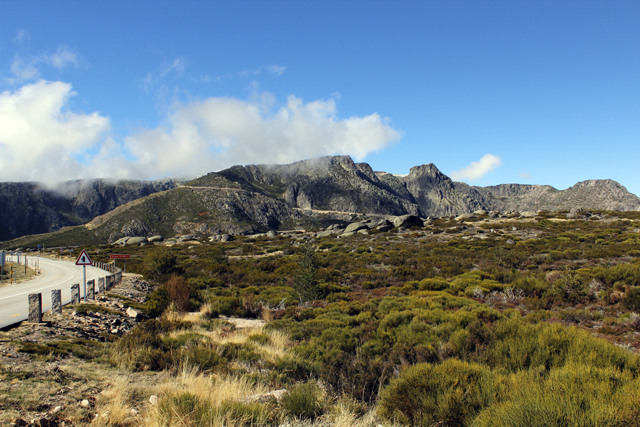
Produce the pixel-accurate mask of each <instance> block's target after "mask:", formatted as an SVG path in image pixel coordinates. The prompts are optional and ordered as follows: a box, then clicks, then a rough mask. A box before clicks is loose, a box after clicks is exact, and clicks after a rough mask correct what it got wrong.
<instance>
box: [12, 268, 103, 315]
mask: <svg viewBox="0 0 640 427" xmlns="http://www.w3.org/2000/svg"><path fill="white" fill-rule="evenodd" d="M7 259H8V260H7V264H5V269H6V267H7V266H8V263H9V259H10V257H7ZM32 259H36V257H29V261H31V260H32ZM37 259H39V260H40V270H41V271H42V274H40V275H38V276H37V277H36V278H34V279H32V280H29V281H27V282H22V283H19V284H16V285H13V286H4V287H1V288H0V328H4V327H6V326H9V325H12V324H14V323H18V322H21V321H23V320H27V319H28V318H29V294H33V293H41V294H42V311H43V312H46V311H49V310H51V290H52V289H60V290H62V305H65V304H69V303H70V302H71V285H73V284H74V283H79V284H80V297H81V298H82V299H83V300H84V286H83V285H82V267H80V266H77V265H75V263H74V262H70V261H57V260H52V259H49V258H37ZM108 274H109V273H108V272H106V271H104V270H101V269H99V268H95V267H89V266H88V267H87V281H89V280H91V279H95V281H96V282H95V283H96V291H97V288H98V278H99V277H105V276H107V275H108Z"/></svg>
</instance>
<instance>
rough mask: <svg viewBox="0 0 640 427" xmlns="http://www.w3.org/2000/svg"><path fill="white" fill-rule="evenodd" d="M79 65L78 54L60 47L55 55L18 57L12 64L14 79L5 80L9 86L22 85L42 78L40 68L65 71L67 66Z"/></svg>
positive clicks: (44, 54)
mask: <svg viewBox="0 0 640 427" xmlns="http://www.w3.org/2000/svg"><path fill="white" fill-rule="evenodd" d="M78 64H79V57H78V54H77V53H75V52H73V51H72V50H70V49H69V48H68V47H66V46H59V47H58V49H57V50H56V51H55V52H54V53H43V54H41V55H35V56H27V57H22V56H21V55H16V56H15V57H14V58H13V62H12V63H11V74H13V77H10V78H7V79H5V81H6V82H7V83H9V84H21V83H25V82H28V81H33V80H36V79H38V78H40V75H41V74H40V67H41V66H42V65H48V66H51V67H54V68H56V69H57V70H63V69H64V68H66V67H67V66H74V67H77V66H78Z"/></svg>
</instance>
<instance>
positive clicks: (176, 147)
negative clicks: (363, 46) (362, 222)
mask: <svg viewBox="0 0 640 427" xmlns="http://www.w3.org/2000/svg"><path fill="white" fill-rule="evenodd" d="M272 103H273V96H272V95H270V94H262V95H261V96H253V97H252V98H251V99H250V100H239V99H235V98H222V97H218V98H207V99H205V100H201V101H194V102H191V103H188V104H180V105H178V106H176V107H175V108H174V109H173V111H172V112H171V113H170V115H169V116H168V117H167V119H166V121H165V124H164V126H162V127H159V128H156V129H143V130H140V131H139V132H138V133H137V134H135V135H132V136H130V137H128V138H127V139H126V141H125V142H126V144H125V145H126V148H127V150H128V151H129V152H130V153H131V155H132V156H133V157H134V158H135V166H136V168H135V169H134V172H135V174H136V175H137V176H142V177H148V176H166V175H185V174H186V175H201V174H205V173H207V172H211V171H215V170H219V169H222V168H225V167H229V166H231V165H233V164H247V163H287V162H293V161H297V160H300V159H304V158H313V157H319V156H323V155H333V154H348V155H352V156H354V157H355V158H356V159H362V158H363V157H365V156H366V155H367V154H368V153H370V152H372V151H376V150H380V149H382V148H384V147H386V146H388V145H389V144H391V143H393V142H395V141H398V140H399V139H400V132H399V131H397V130H395V129H393V128H392V127H390V126H389V125H388V124H387V120H386V119H383V118H381V117H380V116H379V115H378V114H375V113H374V114H371V115H368V116H364V117H350V118H348V119H338V118H337V117H336V105H335V100H334V99H329V100H318V101H312V102H308V103H304V102H303V101H302V100H301V99H299V98H296V97H295V96H290V97H289V98H288V99H287V103H286V105H284V106H282V107H281V108H279V109H277V110H276V111H272V109H271V108H270V105H271V104H272Z"/></svg>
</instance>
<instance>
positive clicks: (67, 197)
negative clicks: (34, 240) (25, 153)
mask: <svg viewBox="0 0 640 427" xmlns="http://www.w3.org/2000/svg"><path fill="white" fill-rule="evenodd" d="M176 185H177V183H176V182H174V181H172V180H162V181H126V180H123V181H117V182H111V181H105V180H94V181H84V180H78V181H68V182H64V183H61V184H59V185H57V186H56V187H54V188H47V187H44V186H43V185H42V184H39V183H34V182H16V183H14V182H3V183H0V240H7V239H12V238H16V237H19V236H23V235H26V234H36V233H48V232H52V231H56V230H59V229H60V228H62V227H67V226H72V225H79V224H84V223H86V222H88V221H90V220H91V219H93V218H95V217H96V216H98V215H102V214H104V213H107V212H109V211H111V210H113V209H114V208H116V207H118V206H120V205H123V204H125V203H127V202H130V201H132V200H135V199H139V198H141V197H145V196H148V195H150V194H153V193H155V192H157V191H163V190H167V189H170V188H174V187H175V186H176Z"/></svg>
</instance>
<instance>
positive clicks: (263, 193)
mask: <svg viewBox="0 0 640 427" xmlns="http://www.w3.org/2000/svg"><path fill="white" fill-rule="evenodd" d="M118 185H120V187H114V188H112V187H109V186H108V185H107V184H106V183H104V182H96V183H94V184H92V186H89V187H90V188H84V187H82V188H83V190H82V191H76V190H73V191H71V193H73V194H75V196H74V197H73V198H72V199H68V200H72V202H69V203H70V207H69V210H68V212H69V213H68V215H67V217H68V218H76V220H77V221H80V218H85V219H87V220H88V219H90V218H93V217H94V216H95V215H98V214H99V213H101V214H102V215H99V216H97V217H95V218H93V219H92V220H91V222H89V223H88V224H86V226H84V227H76V228H74V229H71V230H63V231H62V232H58V234H54V235H51V236H47V237H46V239H43V238H42V237H39V239H40V240H39V241H43V242H44V240H47V242H48V243H47V244H48V245H58V244H65V242H69V241H74V242H76V244H90V243H91V244H94V243H106V242H109V243H114V242H116V241H119V240H120V239H122V238H124V237H141V238H148V237H152V236H161V237H164V238H168V237H173V236H180V235H197V236H201V237H202V236H218V235H224V234H228V235H240V234H255V233H260V232H266V231H268V230H280V231H281V230H291V229H296V228H319V227H320V228H326V227H327V226H329V225H331V224H334V223H336V222H342V223H344V224H347V223H349V222H353V221H355V220H356V219H358V218H362V217H367V218H378V219H388V220H393V218H395V217H397V216H402V215H413V216H417V217H420V218H422V219H426V218H429V217H441V216H451V215H454V216H457V215H461V214H466V213H472V212H476V211H487V212H491V211H495V212H502V213H505V212H509V211H517V212H534V213H535V212H538V211H563V210H566V211H569V210H571V209H574V208H580V209H590V210H618V211H631V210H633V211H635V210H638V209H640V198H638V197H637V196H635V195H633V194H631V193H629V192H628V191H627V190H626V189H625V188H624V187H623V186H622V185H620V184H619V183H617V182H615V181H611V180H590V181H584V182H580V183H578V184H576V185H574V186H573V187H571V188H569V189H566V190H562V191H561V190H557V189H555V188H553V187H550V186H539V185H520V184H503V185H497V186H490V187H474V186H469V185H467V184H464V183H459V182H454V181H452V180H451V179H450V178H449V177H447V176H446V175H444V174H443V173H442V172H440V171H439V170H438V169H437V168H436V166H435V165H433V164H427V165H421V166H415V167H413V168H411V170H410V173H409V174H408V175H406V176H397V175H392V174H389V173H386V172H375V171H373V169H372V168H371V167H370V166H369V165H368V164H366V163H355V162H354V161H353V160H352V159H351V158H350V157H348V156H334V157H323V158H319V159H313V160H305V161H301V162H296V163H292V164H287V165H248V166H233V167H231V168H229V169H226V170H223V171H220V172H213V173H210V174H208V175H205V176H203V177H200V178H198V179H195V180H193V181H190V182H187V183H185V184H183V185H181V186H177V187H175V188H172V187H174V186H175V183H174V182H165V183H155V184H152V183H148V184H143V183H137V184H135V185H134V184H131V186H133V189H132V190H130V191H129V190H127V188H129V187H127V185H126V184H124V183H121V184H118ZM119 188H120V189H121V190H120V192H121V193H122V195H121V196H118V194H119V193H118V189H119ZM161 190H167V191H161ZM74 191H75V193H74ZM145 192H146V193H153V194H149V195H146V197H141V196H144V195H145V194H144V193H145ZM47 194H48V193H47ZM127 198H128V199H129V200H127ZM134 199H135V200H134ZM127 201H128V203H125V202H127ZM113 208H115V209H113ZM20 209H23V211H24V209H26V210H27V212H31V211H29V209H28V207H27V208H24V207H22V208H21V207H15V208H14V210H13V211H12V212H14V213H13V215H14V216H16V215H18V214H17V213H15V212H19V211H20ZM110 209H113V210H110ZM107 211H108V212H107ZM38 212H40V211H38ZM49 213H50V212H49ZM49 213H47V214H49ZM45 216H46V215H45ZM50 216H51V217H52V218H59V217H56V216H55V215H54V214H52V213H51V215H50ZM26 217H27V218H30V216H29V215H26ZM0 219H1V218H0ZM25 221H26V222H27V223H28V222H29V221H28V220H25ZM56 221H57V222H56ZM56 221H53V222H51V221H49V222H47V221H46V220H44V224H43V225H42V227H45V228H46V227H48V230H53V229H55V228H56V227H58V225H59V224H60V220H59V219H56ZM9 222H10V223H11V221H9ZM14 222H15V221H14ZM52 224H56V225H55V226H54V225H52ZM25 227H27V226H26V225H25ZM24 230H26V228H24ZM16 233H17V234H19V232H17V231H16V232H13V235H16ZM6 234H7V233H5V235H6ZM0 238H2V237H1V236H0ZM143 242H144V239H143V240H141V241H139V242H137V243H143ZM32 244H33V242H31V240H29V239H24V240H19V241H16V242H9V243H7V244H5V246H6V247H15V246H29V245H32Z"/></svg>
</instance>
